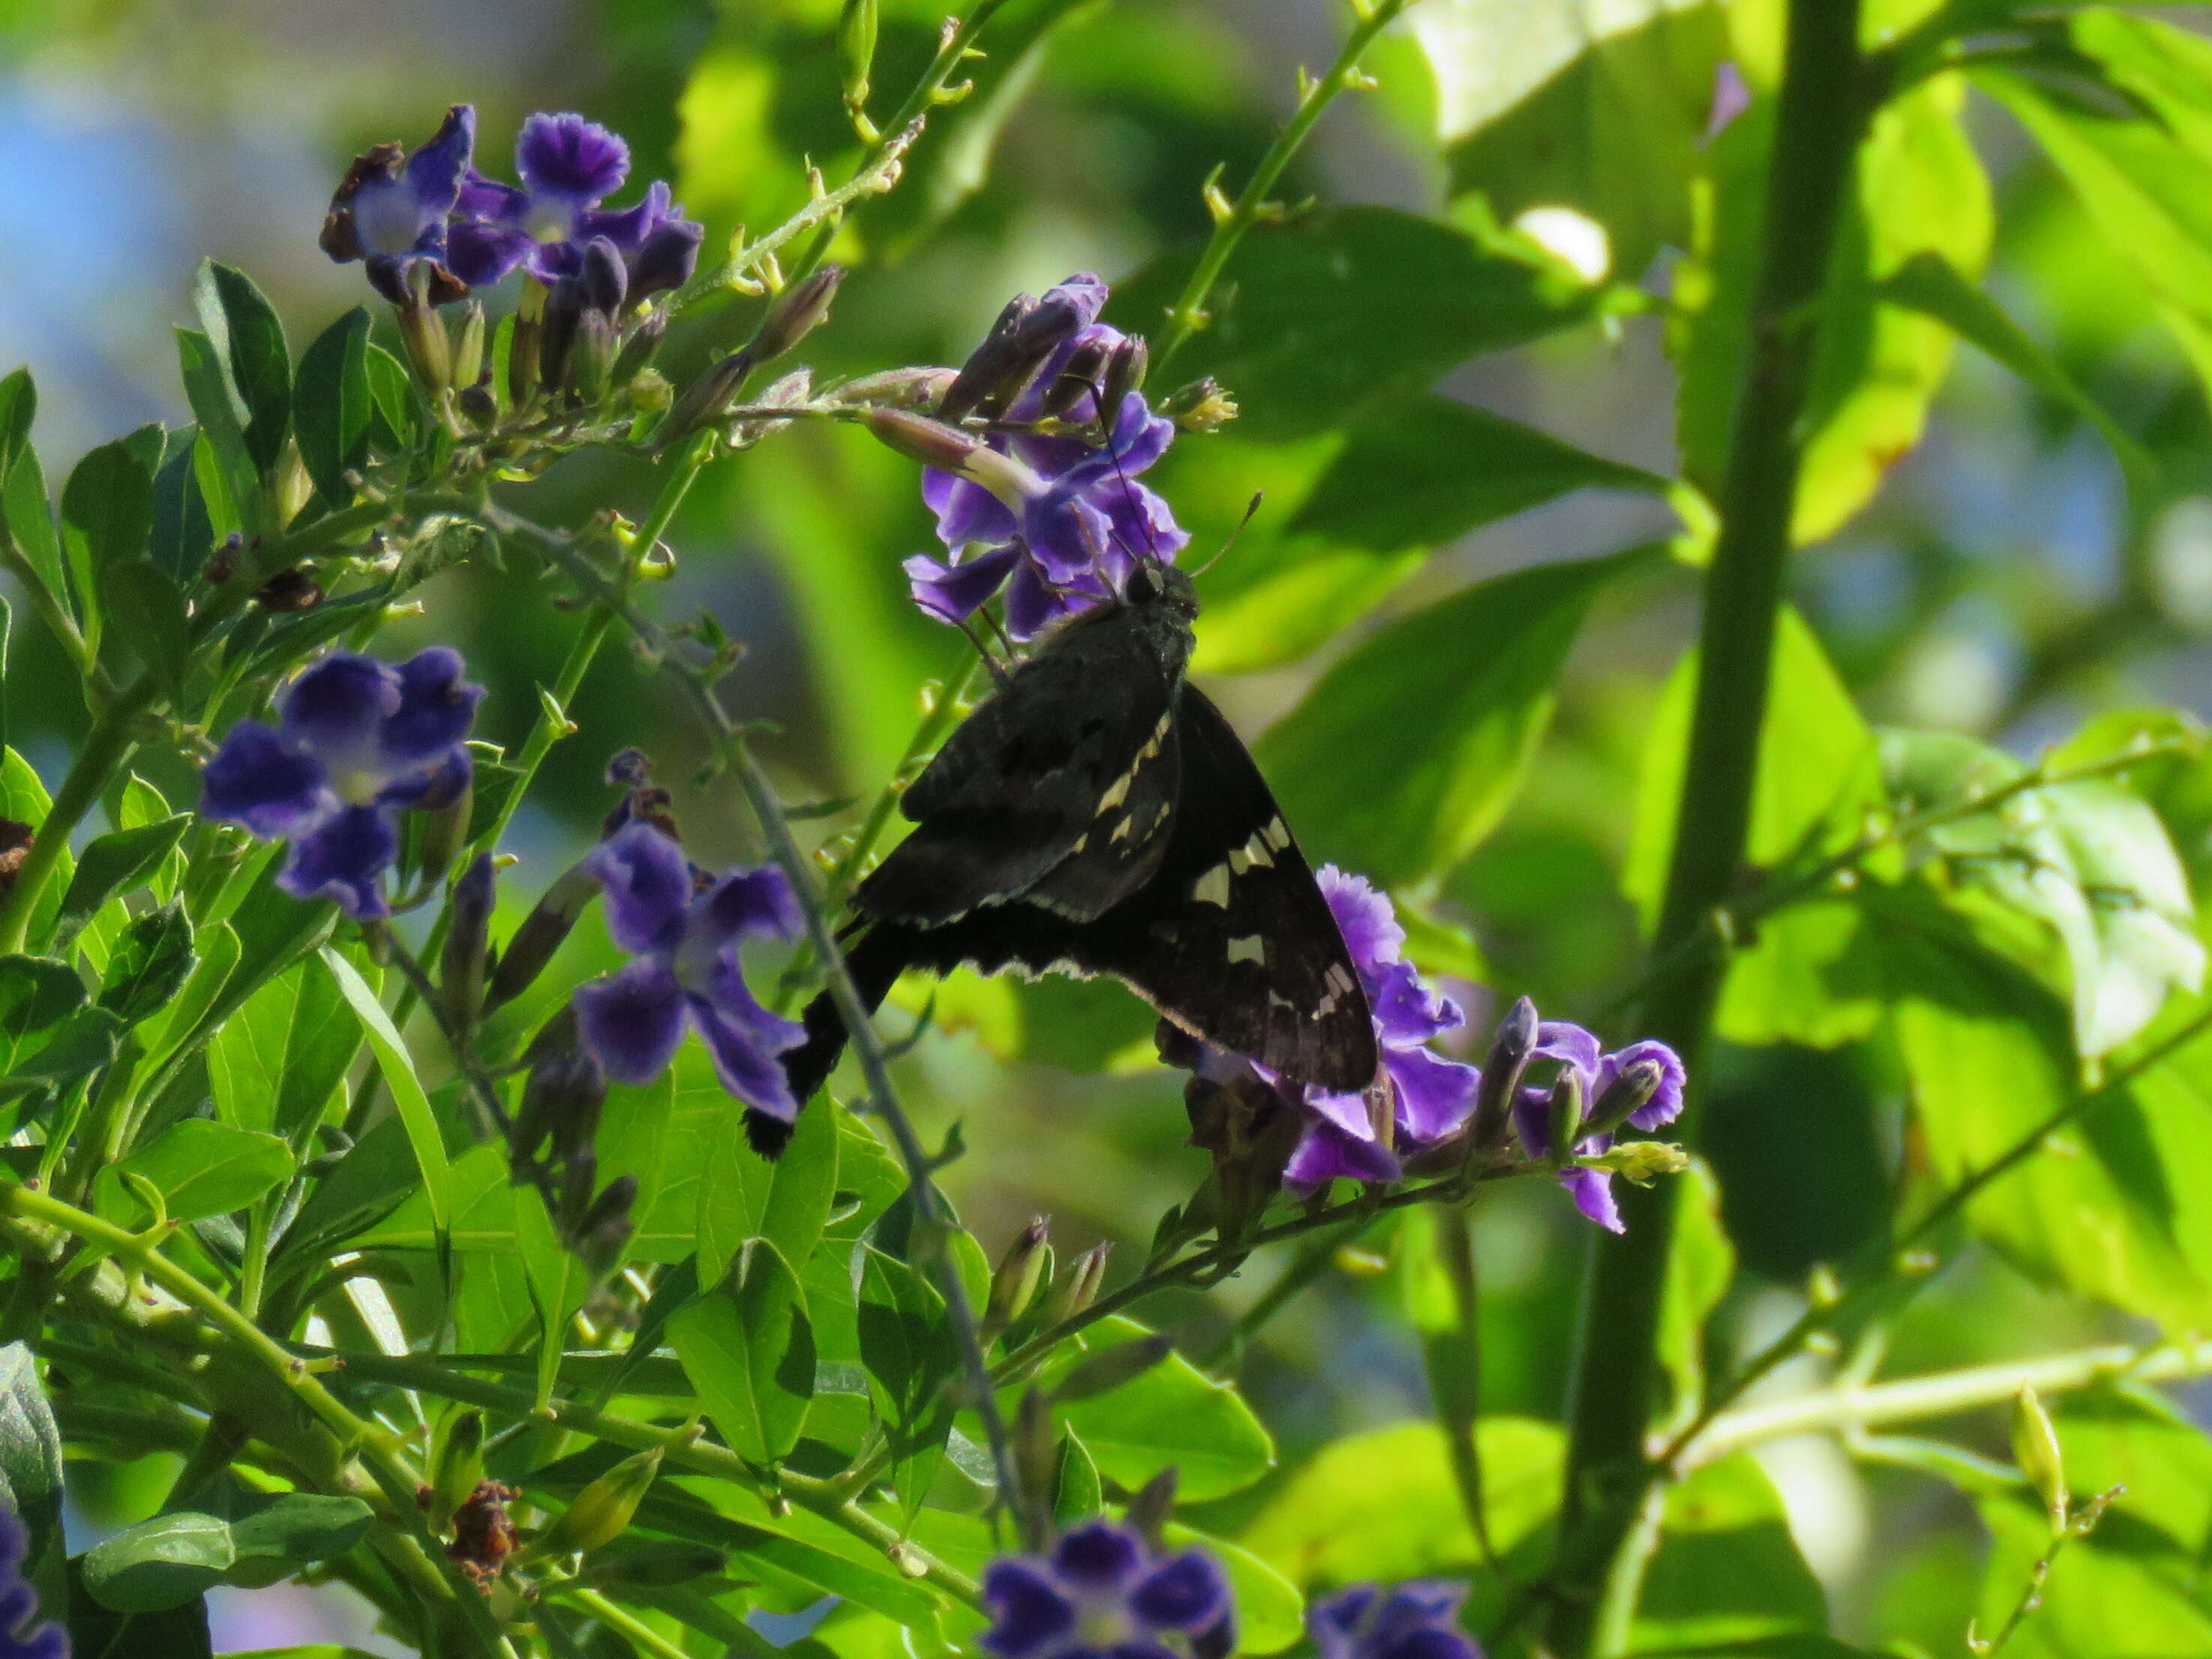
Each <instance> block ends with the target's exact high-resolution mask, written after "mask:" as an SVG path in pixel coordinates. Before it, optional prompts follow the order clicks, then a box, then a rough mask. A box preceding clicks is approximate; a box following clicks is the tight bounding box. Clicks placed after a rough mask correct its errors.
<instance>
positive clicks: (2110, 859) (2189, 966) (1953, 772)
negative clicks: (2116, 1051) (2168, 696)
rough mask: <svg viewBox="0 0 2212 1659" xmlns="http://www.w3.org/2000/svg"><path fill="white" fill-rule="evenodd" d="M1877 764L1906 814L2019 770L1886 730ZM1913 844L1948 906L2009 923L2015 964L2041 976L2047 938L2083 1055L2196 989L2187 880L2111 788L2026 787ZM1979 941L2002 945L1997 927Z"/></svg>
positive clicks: (2129, 1033)
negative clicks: (2177, 994) (2060, 965)
mask: <svg viewBox="0 0 2212 1659" xmlns="http://www.w3.org/2000/svg"><path fill="white" fill-rule="evenodd" d="M1882 766H1883V771H1884V774H1885V780H1886V782H1887V787H1888V790H1889V793H1890V796H1891V798H1892V799H1893V800H1894V801H1895V802H1896V803H1897V805H1898V806H1899V809H1900V810H1906V811H1911V810H1926V809H1928V808H1931V807H1942V806H1945V805H1954V804H1956V803H1958V802H1960V801H1964V800H1966V799H1971V796H1972V793H1974V792H1977V791H1987V790H1990V789H1992V788H1998V787H2003V786H2005V785H2008V784H2010V783H2014V782H2015V781H2018V780H2019V779H2020V778H2021V776H2022V775H2024V769H2023V768H2022V767H2021V764H2020V763H2018V762H2017V761H2015V760H2014V759H2013V758H2012V757H2010V756H2008V755H2006V754H2004V753H2003V752H2002V750H1995V749H1991V748H1989V747H1988V746H1986V745H1985V744H1978V743H1976V742H1974V741H1973V740H1972V738H1964V737H1960V736H1957V735H1955V734H1951V733H1942V732H1887V733H1885V734H1884V736H1883V738H1882ZM1911 850H1912V851H1913V852H1915V853H1916V854H1918V855H1919V856H1920V857H1922V858H1923V859H1932V860H1933V862H1932V863H1931V864H1930V865H1929V874H1930V879H1931V881H1932V882H1933V883H1934V884H1935V887H1936V891H1937V892H1938V893H1939V894H1940V895H1941V896H1942V898H1943V900H1944V902H1947V903H1948V904H1949V905H1951V906H1952V908H1954V909H1957V910H1959V911H1960V913H1961V914H1962V915H1966V916H1967V917H1968V918H1969V919H1970V920H1987V921H1992V922H1994V923H1996V925H1997V926H1998V927H2002V925H2003V924H2004V923H2005V922H2006V921H2012V922H2013V924H2014V926H2015V942H2013V944H2012V947H2011V949H2010V950H2009V951H2008V954H2010V955H2011V956H2012V957H2014V959H2015V961H2018V962H2020V963H2021V965H2022V966H2024V967H2027V968H2029V969H2032V970H2034V969H2041V968H2042V967H2043V965H2044V958H2045V957H2046V956H2047V955H2048V952H2049V947H2050V945H2051V943H2052V942H2054V941H2055V943H2056V944H2057V945H2059V946H2060V947H2062V948H2063V952H2064V957H2065V966H2066V974H2065V976H2064V977H2063V978H2057V979H2056V982H2057V983H2059V984H2062V985H2064V984H2070V987H2071V994H2072V998H2073V1007H2074V1028H2075V1041H2076V1042H2077V1044H2078V1045H2079V1047H2080V1048H2081V1052H2082V1053H2083V1054H2090V1055H2095V1054H2106V1053H2108V1052H2109V1051H2111V1050H2112V1048H2116V1047H2118V1045H2119V1044H2121V1043H2123V1042H2126V1041H2128V1040H2129V1039H2130V1037H2133V1036H2136V1034H2137V1033H2138V1032H2140V1031H2142V1030H2143V1028H2144V1027H2145V1026H2146V1025H2148V1024H2149V1023H2150V1021H2151V1020H2152V1019H2153V1018H2154V1017H2155V1016H2156V1015H2157V1013H2158V1012H2159V1010H2160V1007H2162V1006H2164V1005H2165V1002H2166V998H2167V996H2168V995H2169V994H2171V993H2172V991H2173V990H2174V989H2175V988H2176V987H2180V988H2184V989H2189V990H2194V989H2196V988H2197V987H2198V986H2199V985H2200V984H2202V983H2203V975H2204V948H2203V945H2202V943H2201V942H2200V941H2199V940H2198V939H2197V933H2196V914H2195V903H2194V901H2193V899H2192V897H2191V893H2190V889H2189V878H2188V875H2187V872H2185V871H2184V870H2183V868H2182V866H2181V861H2180V858H2179V854H2176V852H2175V851H2174V848H2173V843H2172V840H2171V839H2170V838H2169V836H2167V834H2166V827H2165V825H2164V824H2163V823H2160V819H2159V817H2158V814H2157V813H2156V812H2155V811H2153V810H2152V808H2151V807H2150V805H2148V803H2146V802H2144V801H2142V800H2141V799H2138V798H2137V797H2136V796H2134V795H2132V794H2130V793H2128V792H2127V791H2126V790H2125V789H2124V787H2121V786H2120V785H2119V784H2118V783H2116V782H2112V781H2105V780H2100V779H2088V780H2083V781H2079V782H2075V783H2069V784H2066V785H2063V786H2062V787H2057V788H2049V789H2032V790H2027V791H2026V792H2024V793H2019V794H2016V795H2015V796H2013V797H2012V798H2011V799H2008V800H2007V801H2005V802H2004V803H2003V804H2002V806H2001V807H2000V808H1998V809H1997V810H1995V811H1989V812H1981V813H1974V814H1972V815H1969V816H1966V817H1959V818H1955V819H1954V820H1953V821H1952V822H1950V823H1945V824H1942V825H1940V826H1937V827H1936V828H1935V829H1931V830H1929V832H1928V833H1927V834H1926V835H1925V836H1923V837H1922V838H1921V839H1920V842H1918V843H1917V844H1916V846H1915V848H1912V849H1911ZM1993 908H1996V909H2009V910H2011V911H2013V912H2015V915H2014V916H2013V917H2011V918H2006V917H2004V916H2002V915H1992V914H1991V912H1992V909H1993ZM2022 921H2025V922H2026V923H2027V932H2026V933H2025V934H2020V933H2017V929H2018V927H2019V924H2020V923H2021V922H2022ZM2045 929H2047V930H2048V931H2047V933H2045V931H2043V930H2045ZM1988 937H1989V938H1990V942H1991V943H1992V944H1995V945H1999V946H2000V948H2002V945H2003V944H2004V942H2005V941H2004V937H2003V935H2002V933H1990V934H1989V935H1988ZM2054 977H2055V976H2054Z"/></svg>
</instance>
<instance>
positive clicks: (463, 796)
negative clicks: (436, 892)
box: [416, 769, 476, 891]
mask: <svg viewBox="0 0 2212 1659" xmlns="http://www.w3.org/2000/svg"><path fill="white" fill-rule="evenodd" d="M475 804H476V774H475V771H474V769H471V770H470V772H469V774H468V775H467V777H466V778H465V779H464V780H463V781H461V782H460V783H459V784H458V785H456V786H454V787H453V788H452V789H451V792H450V793H447V794H446V795H445V797H444V799H437V798H435V797H434V796H426V797H424V798H423V799H422V802H421V805H422V807H423V808H424V809H426V810H425V811H424V814H423V819H422V868H421V869H420V870H419V871H418V872H416V879H417V880H418V881H420V882H421V883H422V887H423V889H424V890H426V891H427V890H428V889H430V888H432V887H434V886H435V885H436V884H438V883H440V882H441V881H443V880H445V878H446V873H447V872H448V871H449V870H451V869H452V868H453V860H455V859H457V858H459V856H460V855H461V848H462V847H463V845H464V844H465V842H467V840H468V836H469V817H470V814H471V810H472V809H473V808H474V806H475Z"/></svg>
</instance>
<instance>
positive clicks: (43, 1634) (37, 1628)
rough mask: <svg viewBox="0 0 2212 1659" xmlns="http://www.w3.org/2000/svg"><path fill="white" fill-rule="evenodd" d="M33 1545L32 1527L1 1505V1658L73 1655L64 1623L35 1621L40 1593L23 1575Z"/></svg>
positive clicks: (39, 1658) (58, 1658) (53, 1658)
mask: <svg viewBox="0 0 2212 1659" xmlns="http://www.w3.org/2000/svg"><path fill="white" fill-rule="evenodd" d="M30 1548H31V1534H30V1531H29V1529H28V1528H26V1527H25V1526H24V1525H23V1522H22V1521H21V1518H20V1517H18V1516H15V1515H13V1514H11V1513H9V1511H8V1510H6V1509H4V1508H0V1659H69V1650H70V1644H69V1637H68V1635H67V1634H66V1633H65V1632H64V1631H63V1629H62V1627H61V1626H59V1625H54V1624H33V1622H32V1620H33V1619H35V1618H36V1617H37V1616H38V1611H39V1596H38V1592H37V1591H35V1590H33V1589H32V1588H31V1586H30V1585H29V1584H28V1583H25V1582H24V1578H23V1560H24V1558H25V1557H26V1556H27V1555H28V1554H29V1553H30Z"/></svg>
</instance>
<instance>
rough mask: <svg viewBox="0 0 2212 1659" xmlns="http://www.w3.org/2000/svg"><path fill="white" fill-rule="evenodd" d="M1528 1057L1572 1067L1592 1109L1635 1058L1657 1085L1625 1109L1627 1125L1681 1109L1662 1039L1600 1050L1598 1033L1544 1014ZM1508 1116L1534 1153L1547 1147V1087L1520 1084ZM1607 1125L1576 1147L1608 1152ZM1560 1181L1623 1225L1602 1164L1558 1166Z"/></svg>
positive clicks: (1589, 1209) (1607, 1219)
mask: <svg viewBox="0 0 2212 1659" xmlns="http://www.w3.org/2000/svg"><path fill="white" fill-rule="evenodd" d="M1531 1058H1533V1059H1535V1060H1557V1061H1558V1062H1559V1069H1560V1070H1561V1071H1562V1072H1571V1073H1574V1074H1575V1077H1576V1079H1577V1081H1579V1082H1580V1083H1581V1085H1582V1091H1583V1101H1584V1102H1585V1103H1586V1109H1589V1110H1592V1111H1594V1110H1595V1109H1596V1108H1597V1105H1598V1103H1599V1102H1600V1101H1601V1100H1602V1099H1603V1098H1604V1097H1605V1093H1606V1091H1607V1090H1608V1089H1610V1088H1611V1087H1612V1086H1613V1084H1614V1082H1615V1081H1616V1080H1617V1079H1619V1078H1620V1074H1621V1073H1623V1072H1625V1071H1626V1070H1627V1069H1628V1068H1629V1067H1630V1066H1633V1065H1635V1064H1636V1063H1637V1062H1638V1061H1639V1060H1651V1061H1654V1062H1656V1064H1657V1066H1658V1067H1659V1086H1658V1088H1657V1089H1656V1091H1654V1092H1653V1093H1652V1096H1651V1097H1650V1099H1649V1100H1647V1101H1645V1102H1644V1104H1643V1105H1641V1106H1639V1107H1638V1108H1637V1109H1636V1110H1634V1111H1633V1112H1631V1113H1630V1114H1629V1115H1628V1117H1627V1120H1626V1121H1627V1122H1628V1124H1629V1126H1630V1127H1632V1128H1638V1129H1656V1128H1659V1127H1662V1126H1663V1125H1666V1124H1668V1123H1672V1122H1673V1121H1674V1120H1675V1119H1676V1118H1678V1117H1680V1115H1682V1085H1683V1080H1684V1079H1683V1073H1682V1061H1681V1059H1680V1056H1678V1055H1677V1054H1675V1053H1674V1050H1673V1049H1672V1048H1668V1046H1667V1045H1666V1044H1665V1043H1663V1042H1650V1041H1649V1040H1646V1041H1644V1042H1632V1043H1630V1044H1629V1045H1628V1047H1626V1048H1618V1049H1615V1050H1614V1051H1613V1053H1611V1054H1606V1053H1604V1052H1603V1050H1602V1048H1601V1044H1600V1043H1599V1042H1598V1040H1597V1038H1596V1037H1595V1036H1593V1035H1592V1034H1591V1033H1589V1031H1586V1030H1583V1028H1582V1027H1581V1026H1579V1025H1573V1024H1568V1023H1566V1022H1565V1021H1564V1020H1547V1021H1545V1022H1544V1024H1541V1025H1540V1026H1539V1027H1537V1029H1536V1048H1535V1050H1534V1054H1533V1055H1532V1056H1531ZM1513 1122H1514V1127H1516V1130H1518V1132H1519V1133H1520V1136H1521V1144H1522V1146H1523V1147H1525V1148H1526V1149H1527V1150H1528V1153H1529V1155H1530V1156H1531V1157H1534V1158H1548V1157H1549V1156H1551V1152H1552V1122H1551V1090H1550V1088H1549V1087H1548V1086H1547V1087H1544V1088H1523V1089H1522V1090H1521V1091H1520V1093H1519V1096H1518V1097H1516V1099H1515V1101H1514V1103H1513ZM1612 1147H1613V1133H1612V1131H1611V1130H1609V1129H1608V1130H1606V1131H1604V1132H1603V1133H1597V1134H1590V1135H1584V1136H1583V1137H1582V1138H1580V1139H1578V1140H1577V1142H1576V1143H1575V1148H1574V1150H1575V1151H1577V1152H1609V1151H1611V1150H1612ZM1559 1184H1560V1185H1561V1186H1563V1187H1565V1188H1566V1189H1567V1191H1568V1192H1569V1193H1571V1194H1573V1196H1574V1200H1575V1206H1576V1208H1577V1209H1579V1210H1580V1211H1581V1212H1583V1214H1584V1215H1586V1216H1588V1217H1589V1218H1590V1219H1591V1220H1592V1221H1595V1222H1596V1223H1597V1225H1599V1226H1601V1227H1603V1228H1606V1229H1607V1230H1608V1231H1613V1232H1616V1233H1617V1232H1620V1231H1624V1229H1623V1227H1622V1225H1621V1220H1620V1206H1619V1205H1617V1204H1615V1203H1614V1202H1613V1177H1612V1176H1610V1175H1607V1173H1606V1172H1605V1171H1604V1170H1560V1171H1559Z"/></svg>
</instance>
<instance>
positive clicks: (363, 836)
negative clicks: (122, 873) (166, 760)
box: [200, 646, 483, 921]
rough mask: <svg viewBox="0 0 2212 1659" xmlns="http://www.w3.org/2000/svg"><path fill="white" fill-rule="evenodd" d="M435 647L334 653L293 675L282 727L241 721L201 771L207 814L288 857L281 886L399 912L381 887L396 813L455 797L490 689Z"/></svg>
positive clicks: (394, 842) (394, 843)
mask: <svg viewBox="0 0 2212 1659" xmlns="http://www.w3.org/2000/svg"><path fill="white" fill-rule="evenodd" d="M461 674H462V663H461V656H460V653H459V652H458V651H452V650H448V649H447V648H446V647H443V646H434V647H431V648H430V649H429V650H427V651H422V652H418V653H416V655H414V656H413V657H410V659H408V660H407V661H405V662H404V663H400V664H398V665H396V666H395V665H392V664H391V663H387V662H380V661H378V660H377V659H375V658H374V657H362V656H356V655H355V654H354V653H351V652H349V651H339V652H334V653H331V655H329V656H327V657H325V658H324V659H322V660H321V661H320V662H319V663H317V664H316V665H314V666H313V667H312V668H310V669H308V670H307V672H305V673H304V674H302V675H301V676H300V678H298V679H296V680H295V681H293V682H292V684H291V687H290V689H289V690H287V691H286V692H285V693H284V696H283V714H282V716H281V718H280V720H279V721H278V723H277V724H276V726H265V725H264V724H263V723H262V722H260V721H259V720H240V722H239V723H238V724H237V725H236V726H233V727H231V729H230V734H229V736H228V737H226V738H224V739H223V741H222V748H220V749H219V750H216V756H215V758H214V759H213V760H211V761H210V762H209V763H208V764H207V769H206V770H205V771H204V772H203V773H202V774H201V775H200V813H201V815H202V816H203V817H210V818H219V819H222V820H225V821H228V822H230V823H242V824H244V825H245V826H246V828H247V829H250V830H252V832H253V833H254V834H255V835H257V836H261V837H262V838H263V839H264V840H268V841H287V842H290V843H291V844H292V851H291V855H290V856H289V858H288V859H287V860H286V861H285V865H284V868H283V872H281V873H280V874H279V875H278V876H277V878H276V883H277V885H278V886H280V887H282V888H283V890H285V891H286V892H288V893H289V894H291V895H292V896H294V897H295V898H301V899H314V898H323V897H328V898H331V899H334V900H336V901H337V906H338V908H340V909H341V910H343V911H344V912H345V913H346V915H349V916H351V917H352V918H353V919H354V920H355V921H373V920H374V919H376V918H378V917H381V916H387V915H391V914H392V910H391V907H390V906H389V905H388V904H386V902H385V898H384V893H383V888H382V883H381V879H380V878H381V877H382V875H383V873H384V870H385V867H386V866H388V865H389V864H390V863H391V862H392V856H393V854H395V853H396V852H397V851H398V846H399V831H398V823H397V819H398V815H399V813H401V812H402V811H406V810H408V809H410V808H415V807H421V808H426V809H428V808H437V807H441V806H447V805H451V804H452V803H453V802H454V801H456V800H458V799H459V798H460V796H461V794H462V793H463V792H464V791H465V789H466V788H467V787H468V784H469V780H470V777H471V764H470V760H469V750H468V744H467V743H466V741H465V739H466V738H467V737H468V733H469V726H470V724H471V721H473V720H475V718H476V708H477V701H478V699H480V698H481V697H482V696H483V687H482V686H477V685H470V684H465V682H464V681H463V680H462V678H461Z"/></svg>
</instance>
